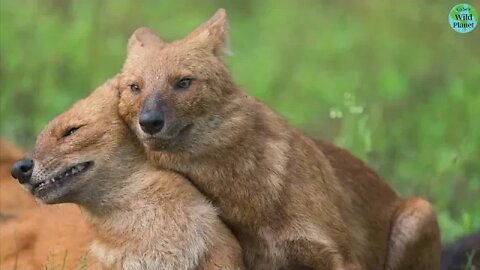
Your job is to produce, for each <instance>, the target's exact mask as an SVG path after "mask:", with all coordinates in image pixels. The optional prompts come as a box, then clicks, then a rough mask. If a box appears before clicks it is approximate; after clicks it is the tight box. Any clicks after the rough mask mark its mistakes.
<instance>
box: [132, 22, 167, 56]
mask: <svg viewBox="0 0 480 270" xmlns="http://www.w3.org/2000/svg"><path fill="white" fill-rule="evenodd" d="M164 43H165V42H164V41H163V40H162V39H161V38H160V37H159V36H157V35H156V34H155V33H154V32H153V31H152V30H150V29H149V28H147V27H140V28H138V29H137V30H135V31H134V32H133V34H132V36H131V37H130V39H129V40H128V50H129V51H130V50H132V49H134V48H138V47H145V46H151V45H155V46H158V45H163V44H164Z"/></svg>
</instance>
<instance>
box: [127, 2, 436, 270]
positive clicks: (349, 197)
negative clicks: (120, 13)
mask: <svg viewBox="0 0 480 270" xmlns="http://www.w3.org/2000/svg"><path fill="white" fill-rule="evenodd" d="M226 28H227V26H226V14H225V11H224V10H220V11H218V12H217V13H216V14H215V15H214V17H212V19H210V20H209V21H208V22H207V23H205V24H204V25H202V26H200V27H199V28H198V29H197V30H195V31H193V32H192V33H191V34H189V35H188V36H187V37H186V38H184V39H180V40H176V41H173V42H170V43H167V42H165V41H163V40H161V39H160V38H159V37H158V36H156V35H155V34H153V33H152V32H151V31H150V30H148V29H146V28H140V29H138V30H137V31H135V32H134V33H133V35H132V37H131V38H130V41H129V48H128V55H127V58H126V61H125V63H124V66H123V69H122V73H121V76H120V78H119V84H120V85H119V88H120V96H121V98H120V103H119V111H120V114H121V115H122V117H123V118H124V120H125V121H126V122H127V123H129V125H130V127H131V128H132V130H134V131H135V133H136V135H137V137H138V138H139V139H140V140H141V141H142V142H143V144H144V146H145V147H146V149H147V150H148V154H149V157H150V158H151V160H152V161H153V162H154V163H155V164H156V165H157V166H159V167H160V168H163V169H170V170H174V171H177V172H180V173H182V174H184V175H186V176H187V177H188V178H189V179H190V180H191V181H192V183H194V184H195V186H196V187H197V188H198V189H199V190H200V191H202V192H203V193H204V194H205V195H206V196H207V197H209V198H210V199H211V200H212V201H213V202H214V204H215V205H216V206H217V207H219V209H220V214H221V216H222V218H223V219H224V221H225V222H226V223H227V224H228V225H230V227H231V228H232V229H233V231H234V232H235V234H236V236H237V238H238V239H239V240H240V242H241V244H242V247H243V249H244V252H245V259H246V261H247V263H248V265H249V267H251V269H265V270H267V269H268V270H271V269H281V268H288V267H305V268H308V269H368V270H370V269H383V268H384V267H386V268H387V269H437V268H438V256H439V249H438V243H439V235H438V226H437V223H436V218H435V214H434V212H433V210H432V209H431V208H430V207H429V204H428V202H426V201H424V200H417V199H413V200H410V201H407V202H404V201H402V200H401V199H399V198H398V197H397V196H396V195H395V193H394V192H393V191H392V190H391V189H390V188H389V187H388V186H387V185H386V184H385V183H384V182H383V181H382V180H381V179H380V178H379V177H378V176H377V174H376V173H375V172H374V171H372V170H371V169H369V168H368V167H367V166H366V165H364V164H363V162H361V161H360V160H358V159H357V158H355V157H353V156H352V155H350V154H349V153H348V152H346V151H345V150H342V149H339V148H337V147H335V146H333V145H331V144H328V143H323V142H315V141H313V140H312V139H310V138H308V137H306V136H305V135H303V134H302V133H301V132H299V131H297V130H295V129H293V128H291V127H289V125H288V124H287V123H286V121H285V120H284V119H283V118H282V117H280V116H279V115H278V114H276V113H275V112H273V111H272V110H271V109H270V108H268V107H267V106H265V105H263V104H262V103H260V102H258V101H257V100H255V99H254V98H253V97H251V96H250V95H248V94H247V93H246V92H245V91H244V90H242V89H241V88H240V87H238V86H237V85H236V84H235V83H234V82H233V80H232V79H231V76H230V74H229V71H228V69H227V67H226V65H225V64H224V61H223V52H224V51H225V50H226V49H227V47H226V46H227V44H226V43H227V37H226V32H227V31H226ZM188 79H192V80H191V81H192V83H191V85H190V86H189V87H188V88H187V89H183V88H180V87H179V86H178V85H179V82H180V81H181V80H188ZM154 102H157V105H158V106H156V107H157V108H160V109H159V110H161V111H162V113H163V114H164V115H165V122H164V123H165V124H164V126H163V128H162V130H161V131H160V132H158V133H156V134H153V135H150V134H147V133H145V132H144V131H142V128H141V127H140V126H139V116H140V112H141V111H142V107H143V106H144V104H147V103H148V104H152V103H154ZM400 205H402V207H401V208H398V207H399V206H400ZM391 227H392V228H393V230H392V234H391V235H390V231H391ZM404 246H408V247H416V248H418V250H416V254H424V255H425V256H423V255H422V256H421V258H420V259H419V260H415V261H417V262H419V261H421V264H418V265H412V264H410V263H406V262H409V261H412V257H411V256H412V255H411V254H410V253H409V252H407V251H406V250H405V249H404V248H403V247H404ZM387 258H388V262H387ZM397 261H401V263H397ZM404 262H405V263H406V264H405V265H408V267H410V266H411V267H412V268H405V267H407V266H403V265H404Z"/></svg>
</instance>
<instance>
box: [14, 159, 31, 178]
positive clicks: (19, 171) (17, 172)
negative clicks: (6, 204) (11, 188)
mask: <svg viewBox="0 0 480 270" xmlns="http://www.w3.org/2000/svg"><path fill="white" fill-rule="evenodd" d="M33 166H34V163H33V160H31V159H28V158H24V159H20V160H19V161H17V162H15V164H13V167H12V176H13V177H14V178H16V179H18V181H19V182H20V183H21V184H25V183H28V181H30V178H31V177H32V172H33Z"/></svg>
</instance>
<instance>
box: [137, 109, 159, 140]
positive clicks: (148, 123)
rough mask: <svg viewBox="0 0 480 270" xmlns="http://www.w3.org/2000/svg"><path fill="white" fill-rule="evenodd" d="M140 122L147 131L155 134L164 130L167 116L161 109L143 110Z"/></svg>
mask: <svg viewBox="0 0 480 270" xmlns="http://www.w3.org/2000/svg"><path fill="white" fill-rule="evenodd" d="M139 123H140V127H141V128H142V130H143V131H144V132H145V133H148V134H151V135H153V134H155V133H158V132H160V130H162V128H163V125H164V124H165V117H164V115H163V112H161V111H150V112H143V113H141V114H140V119H139Z"/></svg>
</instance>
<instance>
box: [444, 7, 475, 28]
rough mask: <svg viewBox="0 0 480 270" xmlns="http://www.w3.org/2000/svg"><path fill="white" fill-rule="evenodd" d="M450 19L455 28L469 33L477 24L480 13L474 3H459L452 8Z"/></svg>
mask: <svg viewBox="0 0 480 270" xmlns="http://www.w3.org/2000/svg"><path fill="white" fill-rule="evenodd" d="M448 21H449V23H450V26H451V27H452V29H453V30H455V31H457V32H458V33H468V32H471V31H473V29H475V27H476V26H477V23H478V13H477V10H476V9H475V8H474V7H473V6H472V5H469V4H458V5H456V6H454V7H453V8H452V9H451V10H450V13H449V15H448Z"/></svg>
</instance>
